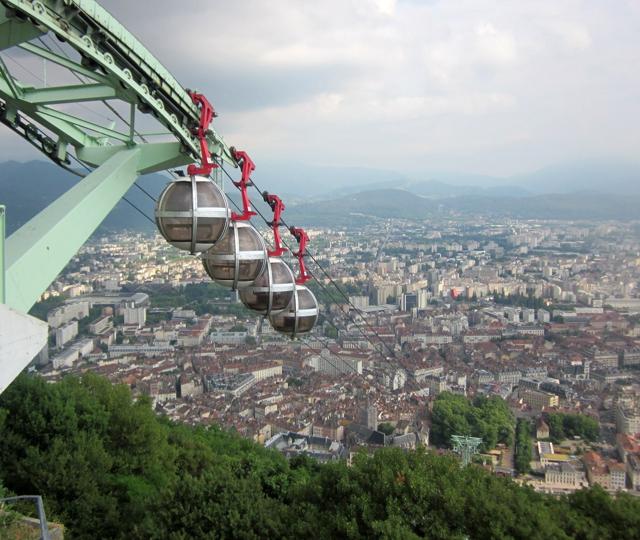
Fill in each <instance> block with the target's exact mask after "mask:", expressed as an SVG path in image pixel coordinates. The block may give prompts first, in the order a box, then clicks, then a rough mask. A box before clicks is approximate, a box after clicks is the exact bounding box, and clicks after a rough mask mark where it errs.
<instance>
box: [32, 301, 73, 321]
mask: <svg viewBox="0 0 640 540" xmlns="http://www.w3.org/2000/svg"><path fill="white" fill-rule="evenodd" d="M65 299H66V297H65V296H62V295H60V296H50V297H49V298H47V299H46V300H42V301H40V302H36V303H35V304H34V305H33V307H32V308H31V309H30V310H29V315H32V316H34V317H37V318H38V319H41V320H43V321H46V320H47V313H49V311H51V310H52V309H55V308H57V307H59V306H61V305H62V304H64V301H65Z"/></svg>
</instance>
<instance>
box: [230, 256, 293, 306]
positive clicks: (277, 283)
mask: <svg viewBox="0 0 640 540" xmlns="http://www.w3.org/2000/svg"><path fill="white" fill-rule="evenodd" d="M295 287H296V280H295V277H294V275H293V272H292V271H291V268H289V267H288V266H287V264H286V263H285V262H284V261H283V260H282V259H280V258H279V257H269V263H268V264H267V267H266V268H265V271H264V272H263V273H262V275H261V276H259V277H258V278H257V279H256V280H255V282H254V284H253V285H251V286H249V287H245V288H244V289H240V290H239V296H240V300H241V301H242V303H243V304H244V305H245V306H247V307H248V308H249V309H252V310H253V311H257V312H258V313H261V314H262V315H270V314H272V313H277V312H279V311H282V310H284V309H286V307H287V306H288V305H289V303H290V302H291V299H292V298H293V293H294V291H295Z"/></svg>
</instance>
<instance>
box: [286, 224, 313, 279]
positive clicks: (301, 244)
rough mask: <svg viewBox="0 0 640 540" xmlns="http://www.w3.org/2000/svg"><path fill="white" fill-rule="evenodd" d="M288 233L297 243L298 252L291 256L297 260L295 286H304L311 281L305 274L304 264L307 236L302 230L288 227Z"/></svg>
mask: <svg viewBox="0 0 640 540" xmlns="http://www.w3.org/2000/svg"><path fill="white" fill-rule="evenodd" d="M289 232H290V233H291V234H292V236H293V237H294V238H295V239H296V240H297V242H298V251H296V252H294V253H293V255H294V256H295V257H296V258H297V259H298V277H297V278H296V284H298V285H304V284H305V283H306V282H307V281H309V280H310V279H311V276H310V275H309V274H308V273H307V268H306V266H305V264H304V257H305V255H306V254H307V242H309V236H308V235H307V233H306V232H305V230H304V229H302V228H299V227H289Z"/></svg>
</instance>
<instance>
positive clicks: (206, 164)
mask: <svg viewBox="0 0 640 540" xmlns="http://www.w3.org/2000/svg"><path fill="white" fill-rule="evenodd" d="M187 92H189V95H190V96H191V100H192V101H193V102H194V103H195V104H196V105H198V106H199V107H200V121H199V122H198V129H197V131H196V133H195V135H196V137H197V138H198V142H199V143H200V165H199V166H198V165H197V164H195V163H192V164H191V165H189V166H188V167H187V174H188V175H189V176H200V175H201V176H209V175H210V174H211V171H212V170H213V169H215V168H217V167H218V166H217V165H216V164H215V163H212V162H211V152H209V145H208V144H207V131H208V130H209V126H210V125H211V122H212V121H213V119H214V118H215V117H216V116H218V115H217V114H216V111H215V110H214V108H213V105H211V103H210V102H209V100H208V99H207V98H206V97H205V96H204V94H199V93H198V92H191V91H190V90H187Z"/></svg>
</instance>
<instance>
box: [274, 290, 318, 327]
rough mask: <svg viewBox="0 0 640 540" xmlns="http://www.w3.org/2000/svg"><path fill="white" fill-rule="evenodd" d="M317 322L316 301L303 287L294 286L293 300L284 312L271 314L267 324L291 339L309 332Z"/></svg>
mask: <svg viewBox="0 0 640 540" xmlns="http://www.w3.org/2000/svg"><path fill="white" fill-rule="evenodd" d="M317 320H318V301H317V300H316V297H315V296H314V295H313V293H312V292H311V291H310V290H309V289H308V288H307V287H305V286H304V285H296V290H295V293H294V295H293V300H292V301H291V303H290V304H289V307H287V309H285V310H284V311H282V312H280V313H276V314H272V315H271V316H270V317H269V322H270V323H271V326H273V329H274V330H276V331H277V332H281V333H283V334H287V335H288V336H290V337H291V338H292V339H293V338H294V337H296V336H297V335H298V334H306V333H307V332H310V331H311V329H312V328H313V327H314V326H315V324H316V321H317Z"/></svg>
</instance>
